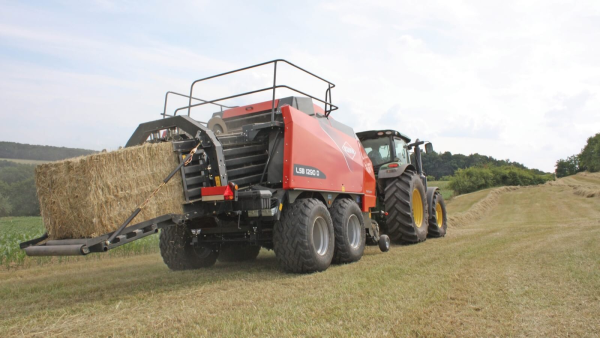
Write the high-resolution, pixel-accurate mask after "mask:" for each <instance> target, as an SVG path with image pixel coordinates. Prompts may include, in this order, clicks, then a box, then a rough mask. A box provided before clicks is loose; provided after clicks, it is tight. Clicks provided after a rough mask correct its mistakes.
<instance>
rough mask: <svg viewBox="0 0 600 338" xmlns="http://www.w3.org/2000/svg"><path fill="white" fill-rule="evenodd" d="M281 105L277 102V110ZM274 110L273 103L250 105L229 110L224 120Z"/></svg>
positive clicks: (225, 113) (224, 115)
mask: <svg viewBox="0 0 600 338" xmlns="http://www.w3.org/2000/svg"><path fill="white" fill-rule="evenodd" d="M278 104H279V100H275V108H277V105H278ZM272 108H273V101H266V102H261V103H255V104H249V105H247V106H242V107H236V108H232V109H227V110H225V111H224V112H223V118H224V119H227V118H230V117H236V116H240V115H246V114H253V113H258V112H261V111H265V110H271V109H272Z"/></svg>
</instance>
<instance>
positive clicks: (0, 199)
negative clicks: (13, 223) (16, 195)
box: [0, 193, 13, 217]
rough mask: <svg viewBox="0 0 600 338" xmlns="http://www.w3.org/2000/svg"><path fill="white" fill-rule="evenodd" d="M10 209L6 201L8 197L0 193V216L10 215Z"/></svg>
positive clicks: (10, 205)
mask: <svg viewBox="0 0 600 338" xmlns="http://www.w3.org/2000/svg"><path fill="white" fill-rule="evenodd" d="M12 209H13V207H12V204H10V202H9V201H8V197H6V196H4V195H2V194H1V193H0V217H4V216H10V214H11V212H12Z"/></svg>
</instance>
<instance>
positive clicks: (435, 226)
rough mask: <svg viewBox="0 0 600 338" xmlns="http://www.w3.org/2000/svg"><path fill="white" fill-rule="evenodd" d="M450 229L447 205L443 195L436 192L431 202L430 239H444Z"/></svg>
mask: <svg viewBox="0 0 600 338" xmlns="http://www.w3.org/2000/svg"><path fill="white" fill-rule="evenodd" d="M447 228H448V220H447V217H446V203H445V202H444V198H443V197H442V194H440V193H439V192H436V193H435V195H433V201H432V202H431V217H430V218H429V233H428V234H427V236H428V237H444V236H446V229H447Z"/></svg>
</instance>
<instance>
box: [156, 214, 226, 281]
mask: <svg viewBox="0 0 600 338" xmlns="http://www.w3.org/2000/svg"><path fill="white" fill-rule="evenodd" d="M191 240H192V233H191V232H190V230H189V229H188V228H187V227H186V226H185V225H173V226H170V227H167V228H163V229H162V230H161V231H160V240H159V246H160V255H161V256H162V258H163V261H164V262H165V264H166V265H167V266H168V267H169V269H171V270H174V271H179V270H192V269H200V268H207V267H210V266H213V265H214V264H215V262H216V261H217V256H218V253H216V252H214V251H213V250H211V249H208V248H204V247H198V246H192V245H190V243H191Z"/></svg>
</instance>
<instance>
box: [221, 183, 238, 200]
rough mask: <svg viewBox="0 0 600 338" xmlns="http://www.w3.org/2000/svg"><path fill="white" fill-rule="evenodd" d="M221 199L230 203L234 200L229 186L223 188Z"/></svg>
mask: <svg viewBox="0 0 600 338" xmlns="http://www.w3.org/2000/svg"><path fill="white" fill-rule="evenodd" d="M223 198H225V200H226V201H232V200H233V199H234V198H235V197H234V195H233V191H232V190H231V188H230V187H229V186H227V188H225V191H224V192H223Z"/></svg>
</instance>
